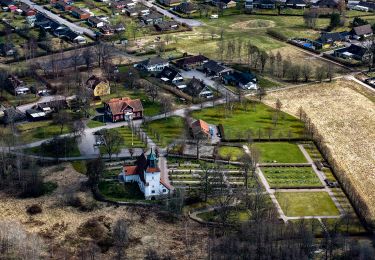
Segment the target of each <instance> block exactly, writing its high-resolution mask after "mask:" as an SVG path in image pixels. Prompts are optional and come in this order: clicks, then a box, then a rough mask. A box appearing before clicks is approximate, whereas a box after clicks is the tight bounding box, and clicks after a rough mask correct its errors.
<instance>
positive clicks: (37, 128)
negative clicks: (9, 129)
mask: <svg viewBox="0 0 375 260" xmlns="http://www.w3.org/2000/svg"><path fill="white" fill-rule="evenodd" d="M17 130H18V131H19V134H20V135H21V138H22V140H23V141H24V142H26V143H27V142H33V141H37V140H41V139H47V138H51V137H54V136H57V135H60V133H61V129H60V126H59V125H55V124H53V123H52V121H50V120H48V121H39V122H27V123H22V124H19V125H17ZM68 132H69V129H68V128H67V127H65V126H64V128H63V131H62V134H66V133H68Z"/></svg>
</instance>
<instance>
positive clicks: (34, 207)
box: [26, 204, 43, 215]
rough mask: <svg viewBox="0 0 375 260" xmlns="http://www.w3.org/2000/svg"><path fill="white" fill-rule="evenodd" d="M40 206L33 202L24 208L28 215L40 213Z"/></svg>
mask: <svg viewBox="0 0 375 260" xmlns="http://www.w3.org/2000/svg"><path fill="white" fill-rule="evenodd" d="M42 211H43V210H42V207H41V206H40V205H38V204H33V205H31V206H28V207H27V209H26V212H27V214H29V215H36V214H40V213H42Z"/></svg>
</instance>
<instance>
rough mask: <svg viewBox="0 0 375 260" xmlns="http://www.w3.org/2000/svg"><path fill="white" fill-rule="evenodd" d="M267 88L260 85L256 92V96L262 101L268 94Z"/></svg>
mask: <svg viewBox="0 0 375 260" xmlns="http://www.w3.org/2000/svg"><path fill="white" fill-rule="evenodd" d="M266 94H267V93H266V90H265V88H263V87H261V86H259V87H258V89H257V92H256V96H257V97H258V99H259V101H262V98H263V97H264V96H265V95H266Z"/></svg>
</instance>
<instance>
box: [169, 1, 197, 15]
mask: <svg viewBox="0 0 375 260" xmlns="http://www.w3.org/2000/svg"><path fill="white" fill-rule="evenodd" d="M174 9H175V10H176V11H177V12H181V13H184V14H192V13H195V12H196V11H197V10H198V6H197V5H196V4H194V3H192V2H183V3H181V4H179V5H178V6H176V7H175V8H174Z"/></svg>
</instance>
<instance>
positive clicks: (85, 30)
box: [19, 0, 95, 37]
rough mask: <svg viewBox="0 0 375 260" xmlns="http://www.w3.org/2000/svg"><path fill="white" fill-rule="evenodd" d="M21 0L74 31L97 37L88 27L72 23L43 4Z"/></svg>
mask: <svg viewBox="0 0 375 260" xmlns="http://www.w3.org/2000/svg"><path fill="white" fill-rule="evenodd" d="M19 1H20V2H22V3H25V4H28V5H29V6H31V7H33V8H34V9H36V10H37V11H38V12H40V13H43V14H45V15H47V16H48V17H49V18H51V19H53V20H55V21H56V22H59V23H61V24H64V25H66V26H68V27H69V28H70V29H71V30H72V31H74V32H77V33H80V34H84V33H85V34H87V35H89V36H91V37H95V33H94V32H93V31H92V30H90V29H88V28H84V27H81V26H79V25H76V24H74V23H71V22H69V21H67V20H65V19H63V18H61V17H60V16H58V15H56V14H54V13H52V12H50V11H48V10H46V9H44V8H43V7H42V6H40V5H37V4H35V3H34V2H32V1H30V0H19Z"/></svg>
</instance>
